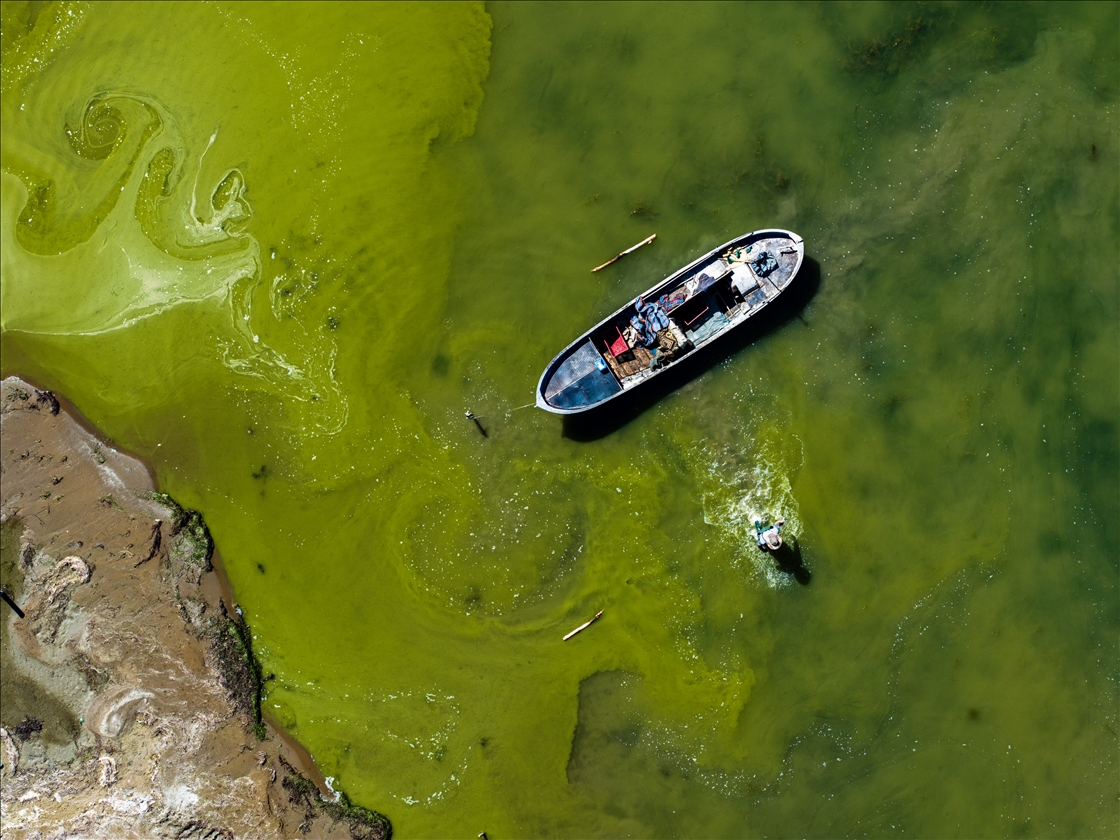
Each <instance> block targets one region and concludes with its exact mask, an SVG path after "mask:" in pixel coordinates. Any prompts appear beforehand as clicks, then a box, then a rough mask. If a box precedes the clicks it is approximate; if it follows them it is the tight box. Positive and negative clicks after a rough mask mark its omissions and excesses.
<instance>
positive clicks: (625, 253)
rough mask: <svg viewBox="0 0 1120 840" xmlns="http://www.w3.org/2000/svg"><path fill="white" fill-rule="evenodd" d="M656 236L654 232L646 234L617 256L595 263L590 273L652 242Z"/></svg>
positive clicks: (600, 269)
mask: <svg viewBox="0 0 1120 840" xmlns="http://www.w3.org/2000/svg"><path fill="white" fill-rule="evenodd" d="M656 238H657V234H656V233H655V234H654V235H653V236H648V237H646V238H645V239H643V240H642V241H641V242H639V243H638V244H637V245H634V246H633V247H631V248H627V249H626V250H625V251H623V252H622V253H621V254H619V255H618V256H617V257H611V259H609V260H607V261H606V262H605V263H603V264H602V265H597V266H595V268H593V269H591V273H592V274H594V273H595V272H596V271H602V270H603V269H604V268H606V267H607V266H608V265H613V264H614V263H616V262H618V261H619V260H620V259H622V258H623V257H625V256H626V255H627V254H630V253H632V252H634V251H637V250H638V249H639V248H641V247H642V246H643V245H648V244H649V243H651V242H652V241H653V240H655V239H656Z"/></svg>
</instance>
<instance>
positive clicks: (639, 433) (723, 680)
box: [0, 3, 1120, 837]
mask: <svg viewBox="0 0 1120 840" xmlns="http://www.w3.org/2000/svg"><path fill="white" fill-rule="evenodd" d="M3 15H4V17H3V61H2V71H3V73H2V85H3V99H2V106H0V107H2V115H0V116H2V118H3V119H2V122H3V130H2V133H0V141H2V144H0V164H2V167H0V168H2V170H3V171H2V175H0V177H2V179H3V180H2V186H3V195H2V201H0V204H2V225H0V259H2V280H0V303H2V311H0V320H2V326H3V333H2V351H3V355H2V366H3V372H4V373H8V372H18V373H21V374H23V375H25V376H29V377H32V378H34V379H36V380H37V381H38V382H40V383H41V384H43V385H44V386H48V387H52V388H56V389H58V390H60V391H61V392H63V393H65V394H66V395H67V396H69V397H70V398H71V399H72V400H73V401H74V403H75V404H76V405H77V406H78V407H79V408H80V409H81V410H82V411H83V412H84V413H85V414H86V415H87V416H88V417H89V418H90V419H91V420H93V421H94V422H96V423H97V424H98V425H99V426H100V428H102V429H103V430H104V431H105V432H106V433H107V434H108V435H109V436H111V437H112V438H113V439H114V441H115V442H116V443H118V444H119V445H121V446H124V447H127V448H129V449H131V450H132V451H135V452H137V453H138V454H141V455H142V456H144V457H146V458H148V459H149V460H151V462H152V463H153V464H154V465H155V468H156V471H157V474H158V477H159V481H160V484H161V489H163V490H165V491H167V492H169V493H171V494H172V495H173V496H174V497H175V498H176V499H178V500H180V501H181V502H182V503H183V504H185V505H188V506H191V507H197V508H198V509H199V510H201V511H202V512H203V513H204V515H205V517H206V520H207V522H208V524H209V525H210V528H211V530H212V532H213V535H214V537H215V539H216V541H217V543H218V545H219V546H220V549H221V552H222V555H223V557H224V558H225V561H226V564H227V567H228V573H229V576H230V579H231V582H232V585H233V587H234V590H235V591H236V593H237V596H238V599H239V601H240V604H241V606H242V608H243V609H244V611H245V614H246V617H247V618H248V619H249V621H250V624H251V625H252V627H253V630H254V633H255V634H256V637H257V645H258V649H259V652H260V654H261V656H262V660H263V664H264V669H265V672H266V673H269V672H275V674H276V679H275V681H273V682H271V683H269V684H268V686H269V689H268V694H267V696H266V698H265V703H264V705H265V709H266V711H268V713H269V714H270V715H271V716H272V717H273V718H275V719H276V720H277V721H278V722H279V723H281V724H283V725H284V726H285V727H286V728H287V729H288V730H289V731H290V732H291V733H292V734H293V735H294V736H295V737H297V738H298V739H299V740H300V741H301V742H302V743H303V744H305V745H306V746H307V748H308V749H309V750H310V752H311V754H312V755H313V756H314V757H315V759H316V761H317V762H318V763H319V765H320V767H321V768H322V769H323V772H324V773H325V775H327V776H328V777H332V778H333V780H334V784H335V785H336V786H340V787H341V788H343V789H345V790H346V791H347V792H348V793H349V794H350V795H351V797H352V798H353V799H354V800H355V801H357V802H359V803H361V804H363V805H367V806H369V807H371V808H376V809H378V810H380V811H383V812H385V813H386V814H387V815H389V816H390V817H391V819H392V820H393V822H394V825H395V827H396V830H397V832H398V833H399V835H400V836H450V835H452V834H462V833H464V832H470V833H471V834H476V833H478V832H480V831H487V832H488V833H489V835H490V836H492V837H501V836H530V835H532V836H538V835H541V836H624V835H629V836H676V835H686V836H712V837H715V836H746V835H749V836H755V835H757V836H773V835H787V834H788V835H794V834H798V835H804V836H809V835H813V836H865V835H891V836H896V835H906V836H985V837H986V836H1003V835H1014V836H1025V837H1029V836H1040V837H1046V836H1055V835H1069V836H1113V835H1114V834H1115V833H1116V831H1117V829H1118V828H1120V810H1118V809H1120V804H1118V797H1117V793H1118V791H1117V784H1116V778H1117V770H1118V768H1117V753H1118V740H1117V726H1118V722H1117V712H1116V710H1117V703H1118V699H1120V698H1118V691H1117V675H1118V671H1117V661H1118V658H1117V653H1118V651H1117V638H1118V629H1120V601H1118V588H1117V576H1118V571H1120V570H1118V559H1117V558H1118V557H1120V530H1118V525H1117V522H1118V521H1120V519H1118V516H1117V515H1118V513H1120V440H1118V438H1120V424H1118V418H1120V394H1118V391H1120V370H1118V358H1120V289H1118V281H1117V274H1118V271H1117V269H1118V266H1120V237H1118V235H1117V234H1118V232H1120V208H1118V200H1117V195H1118V189H1120V148H1118V145H1117V141H1118V137H1117V117H1118V112H1117V102H1118V93H1120V90H1118V87H1120V86H1118V84H1117V78H1118V73H1117V70H1118V68H1120V39H1118V37H1117V34H1116V33H1117V31H1118V26H1120V17H1118V7H1117V6H1116V5H1115V4H1099V5H1093V4H1088V5H1078V6H1072V7H1071V6H1069V5H1062V6H1057V5H1051V6H1033V5H1015V6H1002V5H990V6H983V7H980V6H975V5H967V6H964V5H961V6H958V5H925V4H923V5H920V6H906V5H872V4H854V5H851V6H844V5H839V4H825V5H790V6H786V5H778V4H768V5H763V6H760V7H759V6H730V5H729V4H728V5H722V4H721V5H696V4H693V5H688V6H674V5H671V4H657V5H651V6H642V5H636V4H621V5H604V4H601V5H595V6H590V5H577V6H564V5H559V4H549V5H510V6H507V5H502V4H498V5H489V6H486V7H485V9H484V8H482V7H479V6H469V5H450V4H446V5H437V6H386V5H371V6H356V5H355V4H348V5H346V6H341V5H340V6H324V5H321V4H315V5H308V6H296V7H291V6H276V5H250V4H231V5H222V4H205V5H204V4H192V5H175V6H168V5H167V4H160V5H154V4H153V5H128V6H125V5H105V4H98V5H83V4H74V5H58V6H56V5H50V4H46V5H38V4H36V5H32V6H27V5H22V4H15V3H13V4H6V5H5V6H4V10H3ZM765 226H779V227H785V228H789V229H792V230H795V231H796V232H798V233H799V234H800V235H801V236H803V237H804V239H805V241H806V248H807V253H808V254H809V256H810V257H811V258H812V260H813V261H814V262H815V264H816V266H818V267H819V274H820V278H819V288H818V289H814V290H813V292H814V293H813V294H812V298H811V300H810V301H809V302H808V305H807V306H806V307H805V308H804V309H803V310H802V311H801V312H800V313H799V317H791V318H790V319H789V320H787V321H786V322H785V323H783V324H782V325H781V326H780V327H779V328H778V329H776V330H774V331H773V332H771V333H769V334H767V335H765V336H762V337H760V338H758V339H757V340H755V341H753V342H751V343H749V344H747V346H744V347H741V348H739V349H738V350H737V351H736V352H734V353H731V354H730V355H728V356H727V357H726V358H725V359H722V360H720V361H718V363H717V364H714V365H713V366H712V367H711V368H710V369H708V370H706V371H704V372H703V373H702V374H700V375H698V376H697V377H696V378H695V379H694V380H693V381H691V382H690V383H688V384H686V385H684V386H683V387H681V388H680V389H678V390H676V391H675V392H673V393H671V394H668V395H666V396H665V397H664V398H663V399H661V400H659V401H658V402H657V403H656V404H654V405H652V406H651V407H649V408H648V409H647V410H645V411H644V412H642V413H641V414H639V415H638V416H637V417H636V418H635V419H633V420H632V421H631V422H629V423H626V424H625V425H623V426H622V427H621V428H619V429H617V430H614V431H612V432H611V433H609V434H604V435H601V436H596V435H594V434H592V435H586V436H585V437H590V438H592V439H590V440H576V439H574V437H575V436H568V437H565V436H563V435H562V428H563V427H562V424H561V422H560V421H559V419H558V418H555V417H552V416H547V415H545V414H543V413H542V412H539V411H537V410H536V409H534V408H531V407H526V404H527V403H531V402H532V400H533V388H534V386H535V384H536V382H537V378H538V376H539V375H540V371H541V370H542V369H543V368H544V366H545V364H546V363H547V362H548V361H549V359H551V358H552V356H553V355H554V354H555V353H556V352H558V351H559V350H560V349H561V348H562V347H563V346H564V345H566V344H567V343H568V342H569V341H570V340H571V339H572V338H574V337H575V336H577V335H579V334H580V333H581V332H583V331H584V330H585V329H587V327H589V326H590V325H591V324H593V323H595V322H596V321H597V320H598V319H599V318H601V317H603V316H605V315H606V314H607V313H609V312H611V311H613V310H614V309H615V308H617V307H618V306H619V305H620V304H621V303H623V302H624V301H626V300H628V299H630V298H631V297H633V296H634V295H635V294H637V293H638V292H639V291H641V290H643V289H645V288H647V287H648V286H650V285H652V283H653V282H655V281H656V280H658V279H660V278H661V277H663V276H665V275H666V274H668V273H669V272H670V271H672V270H673V269H674V268H676V267H677V266H679V265H682V264H684V263H685V262H687V261H690V260H691V259H693V258H695V257H696V256H697V255H699V254H700V253H702V252H704V251H706V250H709V249H711V248H713V247H715V246H716V245H718V244H720V243H722V242H724V241H726V240H729V239H731V238H732V237H733V236H735V235H738V234H739V233H742V232H744V231H747V230H750V229H754V228H760V227H765ZM654 232H656V233H657V234H658V239H657V241H656V242H655V243H654V244H652V245H650V246H648V247H646V248H644V249H642V250H640V251H638V252H636V253H635V254H633V255H631V256H629V257H627V258H625V259H624V260H622V261H620V262H619V263H617V264H616V265H615V266H612V267H611V268H609V269H607V270H604V271H603V272H601V273H599V274H592V273H590V271H589V269H590V268H591V267H592V266H595V265H598V264H599V263H602V262H603V261H604V260H606V259H607V258H609V257H610V256H612V255H613V254H615V253H617V252H618V251H620V250H622V249H623V248H625V247H627V246H629V245H631V244H633V243H634V242H637V241H639V240H641V239H643V238H645V237H646V236H648V235H649V234H650V233H654ZM468 409H469V410H471V411H473V412H475V413H476V414H478V415H480V416H481V422H482V424H483V426H484V427H485V429H486V430H487V433H488V436H486V437H483V436H482V435H481V434H479V431H478V429H477V428H476V427H475V426H474V424H472V423H470V422H469V421H467V420H466V419H465V418H464V412H465V411H466V410H468ZM756 516H763V517H765V516H774V517H778V516H781V517H784V518H785V520H786V522H787V525H786V529H785V531H786V533H787V535H788V537H789V538H790V539H791V540H793V541H795V542H796V544H797V545H798V547H799V548H800V552H801V562H802V563H803V567H804V571H805V572H808V574H807V575H806V574H802V575H801V579H802V580H806V579H808V582H807V583H806V584H802V583H799V582H798V580H797V578H796V577H795V576H794V575H793V574H792V573H791V570H789V569H786V570H783V569H781V568H779V567H778V566H777V565H776V564H775V563H774V561H773V560H772V559H771V558H769V557H767V556H765V555H763V554H761V553H760V552H759V551H758V550H757V548H756V547H755V544H754V537H753V533H754V527H753V524H752V523H753V520H754V518H755V517H756ZM600 609H602V610H604V611H605V612H604V616H603V618H602V620H600V621H599V622H597V623H596V624H595V625H593V626H592V627H591V628H589V629H588V630H586V631H585V632H584V633H582V634H581V635H579V636H577V637H575V638H574V639H572V640H570V641H567V642H561V636H563V635H564V634H565V633H566V632H568V631H569V630H571V629H572V628H574V627H576V626H578V625H579V624H581V623H583V622H584V621H586V620H587V619H589V618H590V617H591V616H592V615H594V614H595V612H596V611H598V610H600Z"/></svg>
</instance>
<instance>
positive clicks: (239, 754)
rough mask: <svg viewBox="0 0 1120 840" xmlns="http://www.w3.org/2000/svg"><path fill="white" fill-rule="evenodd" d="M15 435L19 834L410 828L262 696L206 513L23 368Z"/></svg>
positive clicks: (13, 708) (13, 755) (10, 441)
mask: <svg viewBox="0 0 1120 840" xmlns="http://www.w3.org/2000/svg"><path fill="white" fill-rule="evenodd" d="M0 442H2V447H0V476H2V485H0V486H2V498H0V523H2V525H0V527H2V536H3V540H2V546H0V548H2V552H0V554H2V563H0V571H2V575H0V585H2V586H3V591H4V596H5V599H4V600H5V602H6V603H4V604H0V611H2V612H0V617H2V621H0V664H2V673H3V679H2V680H0V691H2V694H3V698H2V699H3V702H2V703H0V726H2V728H0V739H2V741H3V753H4V757H3V768H2V770H0V820H2V823H3V833H4V836H5V837H13V838H14V837H27V838H38V837H42V838H64V837H68V836H71V835H74V836H82V837H121V836H143V837H175V838H186V837H191V838H211V837H212V838H217V837H262V838H263V837H302V836H313V837H330V838H350V837H352V838H370V839H371V840H372V838H389V837H391V834H392V827H391V825H390V823H389V821H388V819H386V818H385V817H384V816H382V815H381V814H378V813H376V812H373V811H369V810H367V809H365V808H360V807H357V806H353V805H351V804H350V803H349V801H348V800H347V798H346V796H345V795H344V794H337V793H335V792H333V791H331V790H330V789H329V787H328V786H327V785H326V783H325V780H324V779H323V778H322V775H321V774H320V773H319V771H318V770H317V768H316V767H315V766H314V763H313V762H312V761H311V759H310V756H309V755H308V754H307V753H306V751H304V750H303V749H302V748H301V747H299V745H298V744H296V743H295V742H293V741H292V740H291V739H290V738H288V737H287V735H286V734H285V733H283V732H282V731H280V730H279V729H278V728H276V727H275V726H273V725H272V724H271V723H270V722H269V721H268V720H267V719H265V718H263V717H262V716H261V711H260V698H261V688H262V682H263V680H264V679H265V678H264V677H262V674H261V671H260V665H259V663H258V662H257V660H256V658H255V657H254V656H253V653H252V634H251V633H250V632H249V628H248V626H247V625H246V624H245V621H244V619H243V618H242V617H241V614H240V610H239V609H238V608H237V606H236V603H235V602H234V600H233V597H232V593H231V591H230V589H229V586H228V584H227V583H226V581H225V578H224V575H223V574H222V571H221V566H220V559H219V558H218V557H217V555H216V552H215V550H214V543H213V540H212V539H211V537H210V533H209V531H208V530H207V528H206V524H205V522H204V521H203V520H202V517H201V516H200V515H199V514H198V513H197V512H196V511H190V510H184V509H183V508H182V507H180V506H179V505H178V504H177V503H176V502H175V501H174V500H173V499H171V498H170V497H168V496H166V495H164V494H160V493H158V492H157V488H156V486H155V481H154V478H153V476H152V474H151V472H150V471H149V470H148V468H147V467H146V465H145V464H144V463H143V462H141V461H139V460H138V459H136V458H133V457H131V456H130V455H128V454H126V453H123V452H120V451H118V450H116V449H115V448H113V447H112V446H111V445H110V444H109V442H107V441H105V440H104V439H102V438H100V437H99V436H98V435H97V434H96V432H95V430H93V429H92V428H90V427H89V426H88V425H86V424H85V423H84V421H83V419H82V418H81V416H80V414H78V412H77V411H76V410H74V409H73V407H72V406H70V405H68V404H67V403H66V402H65V400H62V401H60V400H59V399H58V398H56V397H55V396H54V395H53V394H51V393H50V392H46V391H40V390H38V389H36V388H35V387H34V386H33V385H31V384H29V383H27V382H24V381H23V380H21V379H18V378H16V377H8V378H7V379H5V380H3V383H0Z"/></svg>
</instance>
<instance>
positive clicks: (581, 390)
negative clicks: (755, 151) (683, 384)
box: [540, 232, 800, 410]
mask: <svg viewBox="0 0 1120 840" xmlns="http://www.w3.org/2000/svg"><path fill="white" fill-rule="evenodd" d="M768 233H769V232H768ZM774 233H777V232H774ZM799 259H800V255H799V251H798V249H797V247H796V245H795V242H794V240H791V239H790V238H788V237H786V236H780V235H775V236H765V235H763V236H759V235H758V234H750V235H748V236H746V237H743V238H741V239H738V240H736V241H734V242H731V243H729V245H727V246H725V247H724V248H723V249H722V251H721V252H718V253H716V254H715V255H712V256H709V258H707V259H706V260H702V261H700V262H698V263H697V264H696V265H693V266H689V267H688V268H686V269H684V270H682V271H680V272H679V273H677V274H675V275H673V276H671V277H669V278H668V279H667V280H665V281H664V282H663V283H662V284H661V285H660V286H657V287H655V288H654V289H652V290H651V291H650V292H648V293H646V294H645V295H643V296H642V297H639V298H638V300H637V301H635V302H634V303H632V304H630V305H629V306H627V307H625V308H624V309H622V310H621V311H619V312H618V313H616V314H615V315H613V316H612V317H611V318H609V319H607V320H606V321H605V322H603V323H602V324H600V325H599V326H598V327H596V328H595V329H594V330H592V331H591V332H590V333H588V335H587V336H586V338H585V339H584V340H582V341H580V342H576V344H574V345H573V346H572V348H571V349H570V351H569V352H568V353H567V355H566V356H565V357H564V358H563V360H562V361H560V362H559V364H558V365H557V366H556V367H555V368H553V369H552V371H551V373H550V374H549V375H548V376H547V379H546V380H545V381H544V382H543V384H542V393H541V395H540V396H542V397H543V398H544V399H545V401H546V402H547V403H548V405H550V406H552V407H553V408H559V409H576V410H581V409H582V408H585V407H589V406H593V405H597V404H598V403H600V402H603V401H604V400H606V399H609V398H610V397H611V396H613V395H615V394H617V393H619V392H620V391H624V390H626V389H629V388H632V387H634V386H635V385H637V384H638V383H640V382H642V381H643V380H645V379H647V378H649V377H650V376H653V375H654V374H655V373H656V372H657V371H658V370H660V369H661V368H663V367H664V366H666V365H668V364H670V363H672V362H674V361H676V360H677V359H679V358H680V357H681V356H684V355H685V354H687V353H690V352H691V351H692V350H694V349H696V348H697V347H701V346H703V345H704V344H706V343H707V342H709V341H711V340H713V339H714V338H715V337H716V336H718V335H720V334H721V333H723V332H725V331H726V330H728V329H729V328H731V327H733V326H735V325H736V324H738V323H740V322H742V321H743V320H745V319H746V318H748V317H750V315H751V314H752V313H754V312H755V311H757V310H758V309H761V308H762V307H763V306H765V305H766V303H767V302H768V301H769V300H771V299H772V298H774V297H776V296H777V295H778V294H779V293H780V292H781V291H782V290H783V289H784V288H785V287H786V286H787V285H788V284H789V282H790V280H792V278H793V275H794V273H795V272H796V270H797V266H798V264H799Z"/></svg>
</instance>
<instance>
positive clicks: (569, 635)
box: [564, 610, 603, 642]
mask: <svg viewBox="0 0 1120 840" xmlns="http://www.w3.org/2000/svg"><path fill="white" fill-rule="evenodd" d="M602 615H603V611H602V610H599V612H597V613H595V617H594V618H592V619H591V620H590V621H588V622H587V623H586V624H581V625H580V626H579V627H577V628H576V629H575V630H573V631H572V632H571V633H569V634H568V635H567V636H565V637H564V641H565V642H566V641H568V639H570V638H572V636H574V635H575V634H576V633H582V632H583V631H584V630H586V629H587V628H588V627H590V626H591V625H592V624H594V623H595V622H596V621H598V620H599V619H600V617H602Z"/></svg>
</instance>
